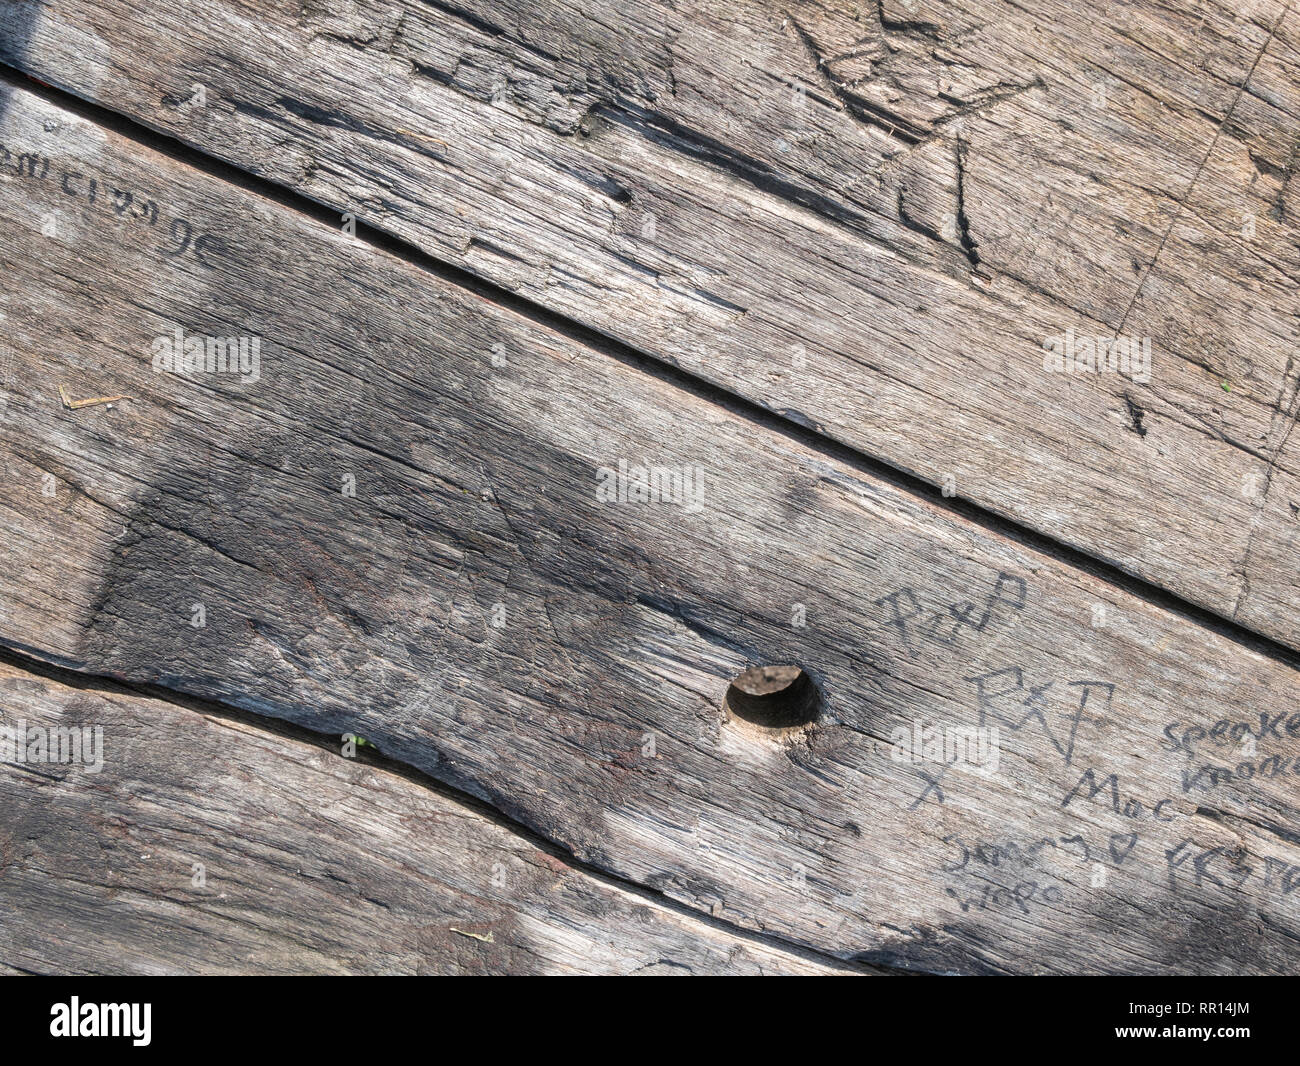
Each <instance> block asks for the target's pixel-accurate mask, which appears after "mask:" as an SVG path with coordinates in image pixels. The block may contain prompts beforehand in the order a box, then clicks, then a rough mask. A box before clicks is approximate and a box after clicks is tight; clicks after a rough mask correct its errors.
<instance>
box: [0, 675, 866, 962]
mask: <svg viewBox="0 0 1300 1066" xmlns="http://www.w3.org/2000/svg"><path fill="white" fill-rule="evenodd" d="M0 693H3V698H4V699H5V701H6V705H7V706H13V705H15V704H20V705H21V706H22V709H23V714H24V716H25V718H26V721H27V722H28V724H29V725H39V726H40V727H42V728H56V727H59V726H62V727H64V728H69V727H84V726H86V725H89V724H90V723H94V725H96V726H98V727H100V728H102V729H103V731H104V736H105V738H106V744H107V750H108V752H109V757H108V759H107V760H106V763H105V766H104V768H103V769H102V770H100V771H99V772H98V773H97V774H94V775H88V776H87V777H86V778H83V779H82V780H80V781H78V775H79V771H78V770H76V769H73V768H71V767H68V766H55V767H50V766H39V767H34V766H5V765H0V797H3V803H4V809H5V812H6V813H5V821H4V825H3V827H0V857H2V858H0V885H3V891H0V953H2V954H3V958H4V962H5V963H6V964H7V965H12V966H14V967H16V968H18V969H19V970H22V971H25V972H29V973H44V972H58V973H77V974H82V973H88V974H96V973H110V974H112V973H124V972H125V973H132V974H158V973H208V974H211V973H259V974H266V973H291V974H293V973H298V974H300V973H320V974H357V973H386V974H393V973H410V974H447V973H451V974H478V973H487V974H499V973H511V974H539V973H540V974H563V973H599V974H632V975H639V974H661V973H668V974H672V973H682V974H686V973H691V974H765V973H766V974H772V973H780V974H830V973H837V972H839V973H845V972H850V971H849V970H847V969H846V968H845V967H843V966H837V965H836V964H835V963H834V962H833V961H829V962H825V963H823V962H818V961H816V960H811V959H807V958H804V957H801V956H800V955H798V954H796V953H794V952H791V951H785V950H782V949H780V948H779V947H774V946H772V945H770V944H766V943H764V942H762V941H761V940H758V939H756V938H752V937H748V938H747V937H745V936H743V935H737V934H736V933H734V932H732V931H729V930H727V929H723V928H719V927H717V926H716V925H712V924H709V923H708V922H707V921H705V920H702V919H700V918H699V917H695V916H692V915H690V914H688V913H684V912H681V911H679V910H674V909H673V908H672V907H669V906H665V905H664V904H663V903H662V902H661V901H659V900H656V899H654V898H653V897H650V896H648V895H646V894H644V893H639V892H637V891H635V890H630V889H629V888H627V887H625V886H622V885H619V884H617V883H614V882H610V881H609V880H607V879H602V878H600V877H598V876H593V875H592V874H591V873H589V872H587V871H584V870H582V869H579V868H575V867H574V866H572V865H571V864H569V863H567V862H565V861H563V859H562V858H560V857H558V856H557V855H556V854H555V853H554V851H553V850H552V849H550V848H547V847H545V846H543V845H540V844H539V842H538V841H536V840H533V839H530V838H528V837H527V836H525V835H521V834H520V833H518V832H514V831H512V830H511V829H510V828H509V827H508V826H503V825H501V824H499V822H497V821H494V820H493V819H492V818H490V817H489V816H487V815H485V814H484V813H483V812H482V811H481V810H479V809H477V808H475V807H473V806H467V805H466V804H465V803H463V802H458V801H457V800H455V799H453V798H449V797H447V796H445V795H442V794H439V793H437V792H434V791H431V790H430V789H428V788H426V787H423V786H422V785H421V784H420V783H419V782H417V781H413V780H411V779H408V778H406V777H403V776H401V775H399V774H396V773H394V772H392V771H391V770H387V769H380V768H377V767H374V766H369V765H362V764H358V763H353V762H350V761H348V760H345V759H340V758H338V757H336V755H335V753H334V752H332V751H328V750H326V751H322V750H321V749H320V748H319V747H316V746H313V745H312V744H309V743H305V742H304V741H303V740H302V739H300V738H295V737H289V736H284V735H277V734H275V733H271V732H267V731H266V730H265V729H262V728H257V727H254V726H250V725H248V724H247V723H244V722H241V721H239V720H231V719H229V718H223V717H219V716H214V715H213V714H212V713H209V712H205V711H204V710H203V709H194V708H189V707H179V706H177V705H176V704H174V703H164V702H161V701H159V700H156V699H150V698H146V697H141V696H138V695H135V694H133V693H131V692H129V691H126V690H124V689H121V688H119V687H118V686H116V685H111V684H109V685H101V684H97V685H92V686H89V687H80V686H79V687H70V686H69V685H68V684H65V683H63V682H60V681H58V680H54V679H49V678H45V677H40V676H37V675H35V674H32V673H29V672H27V671H25V670H23V669H21V668H19V667H16V666H14V665H12V664H9V663H3V662H0ZM196 829H197V830H198V831H196ZM33 914H38V915H40V916H41V918H40V919H39V920H37V921H33V920H32V918H31V916H32V915H33Z"/></svg>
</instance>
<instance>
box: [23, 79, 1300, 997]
mask: <svg viewBox="0 0 1300 1066" xmlns="http://www.w3.org/2000/svg"><path fill="white" fill-rule="evenodd" d="M0 143H4V144H5V145H6V147H7V148H8V149H9V151H10V152H11V153H13V154H14V156H15V157H16V156H17V155H18V154H19V153H32V152H35V153H38V154H39V155H40V156H41V157H43V158H44V159H47V160H48V162H49V170H48V171H45V170H44V166H43V164H42V165H41V166H39V167H38V168H37V173H36V174H35V175H33V174H30V173H28V172H27V171H26V170H24V172H23V173H21V174H19V173H18V172H17V171H13V170H11V171H10V172H9V173H8V174H7V175H6V177H5V180H4V182H3V184H0V211H2V212H3V215H4V217H5V219H6V225H4V226H3V227H0V254H2V255H3V257H4V262H5V263H6V264H7V274H6V276H7V279H8V283H7V286H6V293H7V301H6V303H5V305H4V308H3V310H4V313H5V316H6V317H5V321H4V326H5V338H6V343H7V344H8V345H9V346H10V347H11V349H12V353H13V358H12V360H11V362H10V371H9V397H8V405H7V410H6V416H5V418H4V420H3V421H2V422H0V454H3V456H4V460H5V463H6V479H5V485H6V490H7V491H6V495H5V496H4V498H3V499H2V500H0V507H3V509H4V511H3V514H2V515H0V518H3V520H4V521H5V523H6V525H7V526H8V527H10V528H12V529H13V530H14V533H13V535H12V537H11V559H12V562H11V565H10V568H9V574H10V585H9V586H8V588H7V589H6V595H5V597H4V606H5V608H6V610H5V613H4V616H3V618H0V634H2V635H3V639H4V640H5V641H6V642H7V643H9V644H11V645H15V644H16V645H22V646H24V647H27V648H30V649H31V650H33V651H34V652H35V653H38V654H40V655H42V656H45V657H47V658H50V659H57V660H59V661H62V662H65V663H67V664H69V665H72V666H75V667H77V668H79V669H84V670H89V671H93V672H96V673H112V674H116V675H119V676H122V677H127V678H133V679H136V680H140V681H149V682H157V683H160V684H163V685H166V686H169V687H171V688H173V689H176V690H180V691H185V692H189V693H193V694H197V695H201V696H205V697H210V698H213V699H218V700H222V701H225V702H228V703H230V704H232V705H234V706H237V707H242V708H245V709H247V710H251V711H256V712H258V713H260V714H265V715H271V716H275V717H281V718H285V719H288V720H290V721H293V722H297V723H301V724H303V725H306V726H308V727H310V728H312V729H314V730H317V731H321V732H325V733H333V734H339V733H342V732H345V731H351V730H355V731H357V732H360V733H361V734H362V735H364V736H366V737H368V738H371V739H372V740H373V741H374V742H375V743H377V744H378V745H379V747H380V749H381V750H382V751H384V752H385V753H386V754H388V755H391V756H393V757H394V758H396V759H399V760H401V761H403V762H406V763H408V764H410V765H412V766H415V767H418V768H420V769H422V770H425V771H427V772H428V773H430V774H431V775H433V776H435V777H437V778H439V779H441V780H444V781H447V782H449V783H452V784H455V785H458V786H459V787H461V788H463V789H464V790H466V791H468V792H470V793H472V794H474V795H476V796H479V797H481V798H483V799H485V800H487V801H488V802H490V803H491V804H493V805H494V806H495V807H497V808H498V809H500V810H502V811H504V812H506V813H507V814H509V815H510V816H511V817H512V818H515V819H517V820H518V821H520V822H522V823H523V824H526V825H527V826H529V827H531V828H533V829H535V830H536V831H537V832H539V833H541V834H543V835H544V836H545V837H546V838H548V839H550V840H553V841H555V842H557V844H558V845H559V846H561V847H563V848H564V849H567V850H569V851H571V852H572V853H574V854H575V855H577V856H578V857H579V858H581V859H583V860H584V861H587V862H590V863H592V864H594V865H596V866H598V867H600V868H601V869H604V870H609V871H611V872H612V873H615V874H617V875H618V876H620V877H623V878H626V879H628V880H631V881H635V882H637V883H640V884H644V885H648V886H651V887H653V888H656V889H658V890H660V891H662V892H663V893H665V894H666V895H668V896H669V897H671V898H673V899H676V900H679V901H681V902H683V903H686V904H688V905H690V906H691V907H694V908H697V909H699V910H702V911H707V912H711V913H713V914H714V915H716V916H717V917H718V918H720V919H722V920H725V921H727V922H730V923H733V924H735V925H737V926H741V927H744V928H748V929H758V930H763V931H765V932H767V933H769V934H772V935H774V936H777V937H780V938H782V939H783V940H788V941H791V942H796V943H799V944H803V945H808V946H812V947H815V948H817V949H819V950H822V951H825V952H829V953H833V954H835V955H837V956H839V957H843V958H858V959H862V960H867V961H878V960H888V961H890V962H892V963H897V964H902V965H907V966H911V967H915V968H917V969H922V970H936V971H959V972H1006V971H1010V972H1075V971H1085V972H1168V971H1174V972H1268V973H1272V972H1285V971H1288V970H1293V969H1294V968H1295V965H1296V947H1295V945H1296V943H1297V940H1296V934H1297V927H1298V925H1300V915H1298V914H1297V901H1298V900H1300V895H1298V894H1297V893H1296V892H1295V891H1294V889H1295V887H1296V883H1297V882H1300V873H1298V872H1297V871H1298V870H1300V856H1298V855H1297V854H1296V846H1295V844H1294V840H1295V834H1296V832H1297V826H1298V825H1300V819H1297V814H1296V791H1297V790H1296V782H1297V776H1296V772H1295V771H1296V767H1297V765H1300V761H1297V750H1296V749H1297V741H1298V740H1300V737H1298V734H1300V708H1298V707H1297V706H1296V700H1295V693H1296V685H1295V679H1296V674H1295V670H1294V668H1293V667H1292V666H1291V665H1288V664H1286V663H1283V662H1279V661H1277V659H1275V658H1270V657H1269V656H1267V655H1265V654H1262V653H1261V652H1260V650H1259V649H1257V648H1254V647H1252V646H1249V645H1247V644H1244V643H1242V642H1241V640H1240V639H1236V638H1232V637H1231V636H1230V635H1224V634H1221V633H1218V632H1213V631H1209V630H1207V629H1205V628H1202V627H1201V626H1199V625H1197V624H1194V623H1192V622H1190V621H1189V620H1187V619H1186V618H1184V617H1182V616H1180V615H1177V614H1173V613H1171V612H1170V611H1169V610H1167V609H1166V608H1164V607H1162V606H1160V605H1159V604H1156V603H1152V602H1148V601H1147V600H1144V599H1141V598H1139V597H1137V596H1135V595H1133V594H1131V593H1130V592H1127V591H1124V590H1122V589H1119V588H1116V587H1115V586H1113V585H1110V584H1108V583H1107V582H1105V581H1103V580H1101V579H1099V578H1097V577H1095V576H1093V575H1091V574H1088V573H1084V572H1081V571H1079V570H1077V569H1075V568H1073V567H1072V566H1070V565H1067V564H1066V563H1065V562H1063V561H1062V560H1060V559H1058V558H1055V557H1053V556H1051V555H1049V554H1045V553H1044V551H1043V550H1042V549H1040V548H1036V547H1034V546H1032V545H1027V544H1022V543H1018V542H1015V541H1011V540H1008V539H1007V538H1006V537H1005V536H1003V535H1002V534H1000V533H997V532H995V531H991V530H989V529H987V528H984V527H981V526H978V525H976V524H974V523H973V522H971V521H968V520H966V519H963V518H961V517H960V516H957V515H955V514H953V513H951V512H949V511H947V510H946V509H944V508H941V507H939V506H937V505H935V504H932V503H931V502H928V501H926V500H923V499H919V498H917V497H915V496H913V495H911V494H909V493H907V492H906V491H903V490H902V489H900V488H898V487H896V486H893V485H890V484H887V483H884V482H882V481H881V480H880V479H879V478H877V477H875V476H874V475H871V474H869V473H866V472H864V471H862V470H860V469H858V468H856V467H855V466H853V465H852V464H851V463H850V462H848V461H847V460H846V459H845V457H844V456H842V455H839V454H836V453H832V452H829V451H827V450H826V448H825V447H824V443H825V442H824V441H822V440H821V439H820V438H818V437H816V436H815V435H813V434H801V433H796V432H788V431H786V430H785V429H784V428H783V427H782V426H781V425H780V424H775V423H774V424H768V423H766V422H764V421H762V420H761V419H756V418H755V417H752V416H751V415H749V414H746V413H745V412H744V411H738V410H732V409H729V408H728V407H726V406H724V405H721V404H719V403H717V402H715V401H713V400H710V399H708V398H707V397H705V396H703V395H700V394H697V393H696V392H693V391H691V390H690V389H688V388H686V387H684V385H683V384H682V383H681V382H678V381H674V380H668V379H665V378H662V377H657V376H655V375H653V374H650V373H647V372H646V369H645V368H643V367H638V366H633V365H630V364H629V363H627V362H625V361H623V360H620V359H616V358H611V357H610V355H609V354H607V353H603V352H601V351H597V350H593V349H592V348H591V347H589V346H586V345H584V344H583V343H579V342H578V341H576V340H574V339H572V338H569V337H566V336H563V335H560V334H559V333H557V332H556V331H555V330H554V329H552V328H551V327H549V326H546V325H543V324H540V323H537V322H533V321H529V320H526V319H524V318H523V317H521V316H520V315H518V314H517V313H515V312H512V311H508V310H505V309H503V308H502V307H500V306H499V305H497V304H495V303H493V302H492V301H490V300H485V299H483V298H481V297H479V296H475V295H473V294H472V293H469V292H467V291H465V290H464V289H461V288H459V287H457V286H456V285H454V284H451V283H449V282H447V281H444V280H441V279H439V278H438V277H436V276H433V275H431V274H430V273H428V272H427V271H424V270H422V269H420V268H419V267H418V266H416V265H414V264H412V263H409V262H406V261H402V260H399V259H396V258H394V257H393V256H391V255H389V254H387V253H386V252H383V251H380V250H377V249H376V248H374V247H372V246H369V245H366V244H364V243H361V242H358V241H355V240H351V239H349V238H347V237H346V236H345V235H343V234H340V233H338V232H336V231H334V230H333V229H332V228H329V227H326V226H324V225H322V224H321V223H320V222H318V221H316V220H314V219H312V218H309V217H306V216H305V215H303V214H301V213H299V212H296V211H293V210H290V209H288V208H286V207H284V206H281V205H279V204H276V203H273V202H270V201H268V200H265V199H262V198H260V197H258V196H257V195H255V194H253V193H251V192H249V191H246V190H244V189H241V188H237V187H235V186H232V185H230V184H228V183H226V182H224V181H222V180H219V179H218V178H216V177H214V176H212V175H210V174H207V173H205V172H202V171H197V170H194V169H191V168H190V167H188V166H185V165H181V164H179V163H177V162H175V161H173V160H171V159H169V158H166V157H164V156H161V155H159V154H157V153H155V152H152V151H149V150H146V149H143V148H142V147H141V146H139V145H138V144H136V143H134V142H132V141H130V140H127V139H124V138H123V137H121V136H119V135H118V134H115V133H111V132H108V131H105V130H104V129H103V128H102V127H99V126H97V125H95V124H94V123H92V122H89V121H87V120H84V119H81V118H78V117H77V116H75V115H73V114H71V113H70V112H68V111H66V110H64V109H62V108H61V107H59V106H57V105H55V104H53V103H51V102H49V101H45V100H43V99H41V98H39V97H36V96H33V95H32V94H30V93H28V92H25V91H17V90H16V91H13V92H11V93H10V94H9V97H8V100H7V107H6V110H5V113H4V115H3V117H2V118H0ZM91 181H94V182H96V185H95V189H96V197H95V201H94V202H93V203H92V202H91V201H90V196H89V190H90V182H91ZM128 196H129V197H130V199H129V201H128ZM150 203H152V204H154V205H156V207H157V212H158V214H157V220H156V221H154V220H153V219H152V212H151V211H149V210H147V209H146V208H144V207H143V205H146V204H150ZM137 215H138V216H139V217H134V216H137ZM51 217H54V219H55V226H54V227H53V229H49V230H47V232H49V233H51V234H52V236H45V235H43V233H42V228H43V226H45V225H46V223H47V222H48V220H49V219H50V218H51ZM177 327H179V328H181V329H182V330H183V335H185V336H191V337H203V336H205V335H210V336H214V337H240V336H244V337H250V338H258V339H260V340H261V342H262V346H261V349H260V354H261V359H260V365H259V368H258V369H259V371H260V373H259V375H258V377H257V380H256V381H255V382H254V381H251V380H249V381H241V380H240V379H239V378H238V377H237V376H236V375H233V374H229V373H227V374H222V373H212V374H208V373H203V374H197V375H191V376H183V375H177V374H174V373H169V372H161V373H160V372H155V371H154V370H153V369H152V366H151V360H152V357H153V354H154V351H155V342H156V341H157V339H158V338H165V337H168V336H171V335H172V332H173V331H174V329H176V328H177ZM250 351H251V349H250ZM60 385H63V386H64V387H65V389H66V391H67V392H68V395H69V397H70V398H71V399H74V400H75V399H82V398H91V397H97V396H107V395H115V394H124V395H127V396H129V397H131V399H129V400H126V401H122V402H119V403H117V404H116V405H114V407H113V408H112V409H110V408H109V406H108V405H106V404H99V405H96V406H91V407H85V408H78V409H70V408H68V407H65V406H63V405H62V404H61V401H60V395H59V386H60ZM620 461H622V462H625V463H627V464H630V465H636V464H650V465H657V466H659V467H661V468H664V469H666V470H669V471H671V472H676V473H677V474H678V475H680V476H681V480H680V481H679V482H678V484H677V488H679V489H681V490H683V494H682V495H680V496H677V497H673V496H672V495H671V494H670V493H669V494H661V498H659V499H658V501H657V502H636V501H635V499H632V500H628V501H626V502H625V501H621V500H617V499H616V500H607V499H604V498H602V496H601V495H600V494H599V492H598V491H597V490H598V489H599V488H600V486H602V485H604V484H606V483H607V476H606V475H602V474H601V473H600V471H601V469H602V468H604V469H607V470H617V469H618V467H619V463H620ZM697 471H699V473H697ZM696 489H698V490H699V491H698V494H696V493H695V492H694V491H691V490H696ZM778 663H797V664H799V665H801V666H802V667H803V668H804V669H805V670H806V671H807V673H808V675H809V676H811V678H812V679H813V680H814V681H815V682H816V683H817V684H818V685H819V686H820V689H821V693H822V697H823V700H824V708H823V711H822V714H821V716H820V718H819V719H818V721H817V722H816V723H815V725H813V726H812V727H810V728H808V729H806V730H804V731H802V732H799V733H796V734H794V735H791V734H782V735H773V734H768V733H764V732H762V731H760V730H756V729H754V728H752V727H749V726H747V725H746V724H745V723H743V722H741V721H739V720H737V719H735V718H734V717H733V718H730V719H727V718H724V716H723V714H722V712H721V710H720V706H721V704H722V702H723V696H724V694H725V692H726V689H727V686H728V683H729V681H730V680H731V679H732V678H733V677H734V676H736V675H737V674H738V673H739V672H740V671H741V670H742V669H743V668H744V667H747V666H752V665H756V664H767V665H771V664H778ZM1219 722H1223V723H1224V724H1223V725H1222V726H1217V725H1216V723H1219ZM994 726H996V727H998V728H999V729H1000V738H1001V739H1000V748H999V749H998V750H999V751H1000V756H999V767H998V769H997V772H996V773H992V774H990V775H989V776H987V777H985V776H980V775H977V774H972V773H964V772H960V771H956V770H945V769H944V768H943V767H942V766H941V765H937V764H932V763H926V762H919V763H914V762H911V761H896V759H895V758H894V754H895V753H894V750H893V747H892V742H893V741H894V739H895V737H896V731H897V730H899V729H902V730H904V731H905V732H906V731H909V730H912V729H913V728H914V727H915V728H920V727H927V728H929V727H933V728H937V729H940V730H949V729H958V728H980V727H983V728H992V727H994ZM1198 730H1199V731H1200V732H1199V733H1198V732H1197V731H1198ZM1184 738H1185V739H1184ZM1221 768H1222V769H1221ZM1224 770H1226V771H1227V772H1224Z"/></svg>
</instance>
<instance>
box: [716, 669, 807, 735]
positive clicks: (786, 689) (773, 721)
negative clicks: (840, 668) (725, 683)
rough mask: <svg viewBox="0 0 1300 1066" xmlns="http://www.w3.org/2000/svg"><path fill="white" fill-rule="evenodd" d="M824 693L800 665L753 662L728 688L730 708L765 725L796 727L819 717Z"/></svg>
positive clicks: (738, 715) (766, 726) (767, 727)
mask: <svg viewBox="0 0 1300 1066" xmlns="http://www.w3.org/2000/svg"><path fill="white" fill-rule="evenodd" d="M821 703H822V700H821V693H820V692H818V691H817V686H816V685H815V684H813V680H812V678H810V677H809V676H808V675H807V674H805V673H804V672H803V671H802V670H801V669H800V668H799V667H797V666H751V667H750V668H749V669H748V670H745V671H744V672H742V673H740V674H738V675H737V676H736V679H735V680H734V681H732V682H731V685H730V686H729V687H728V689H727V699H726V706H727V709H728V710H729V711H730V712H731V713H732V714H734V715H735V716H736V717H737V718H739V719H741V720H742V721H745V722H749V723H750V724H751V725H756V726H760V727H761V728H763V729H794V728H797V727H798V726H803V725H808V724H809V723H810V722H815V721H816V720H817V715H818V714H819V713H820V712H821Z"/></svg>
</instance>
